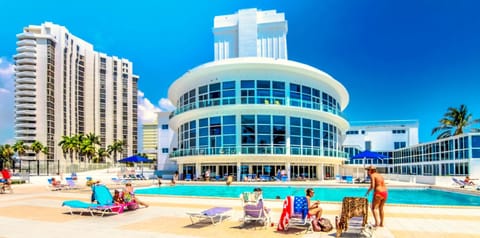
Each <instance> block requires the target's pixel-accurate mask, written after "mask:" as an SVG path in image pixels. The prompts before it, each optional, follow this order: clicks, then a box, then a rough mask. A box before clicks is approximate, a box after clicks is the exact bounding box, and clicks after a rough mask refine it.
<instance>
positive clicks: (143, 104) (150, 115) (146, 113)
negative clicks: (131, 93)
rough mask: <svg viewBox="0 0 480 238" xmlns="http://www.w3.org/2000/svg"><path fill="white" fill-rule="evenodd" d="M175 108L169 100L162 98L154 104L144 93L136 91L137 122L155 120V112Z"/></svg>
mask: <svg viewBox="0 0 480 238" xmlns="http://www.w3.org/2000/svg"><path fill="white" fill-rule="evenodd" d="M173 110H175V107H174V106H173V105H172V103H171V102H170V100H168V99H167V98H162V99H160V100H159V101H158V105H154V104H153V103H152V102H151V101H150V100H149V99H148V98H146V97H145V93H143V92H142V91H138V118H139V120H138V122H139V123H141V124H143V123H151V122H155V121H156V120H157V112H170V111H173Z"/></svg>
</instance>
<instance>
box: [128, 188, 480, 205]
mask: <svg viewBox="0 0 480 238" xmlns="http://www.w3.org/2000/svg"><path fill="white" fill-rule="evenodd" d="M255 187H258V185H257V186H255V185H231V186H226V185H184V184H177V185H176V186H162V187H151V188H141V189H136V190H135V191H136V193H137V194H149V195H171V196H194V197H222V198H238V197H239V196H240V194H241V193H242V192H246V191H253V189H254V188H255ZM260 187H261V188H262V190H263V197H264V198H265V199H277V197H279V198H280V199H281V200H283V199H285V197H286V196H290V195H295V196H304V195H305V190H306V189H307V186H268V185H265V186H260ZM312 188H313V189H314V191H315V197H314V198H313V199H315V200H317V199H318V200H320V201H327V202H341V201H342V200H343V198H344V197H363V196H364V195H365V192H366V191H367V187H320V186H313V187H312ZM372 194H373V191H372V192H371V193H370V196H372ZM387 203H388V204H412V205H428V206H480V195H479V196H476V195H468V194H462V193H455V192H448V191H442V190H435V189H429V188H389V189H388V200H387Z"/></svg>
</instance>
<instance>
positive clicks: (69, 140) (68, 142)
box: [58, 135, 75, 164]
mask: <svg viewBox="0 0 480 238" xmlns="http://www.w3.org/2000/svg"><path fill="white" fill-rule="evenodd" d="M58 145H59V146H61V147H62V152H63V157H64V158H66V156H65V154H67V153H68V154H69V155H70V164H73V152H74V150H75V138H74V136H67V135H64V136H62V140H61V141H60V142H59V143H58Z"/></svg>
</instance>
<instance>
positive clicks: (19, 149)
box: [12, 140, 29, 158]
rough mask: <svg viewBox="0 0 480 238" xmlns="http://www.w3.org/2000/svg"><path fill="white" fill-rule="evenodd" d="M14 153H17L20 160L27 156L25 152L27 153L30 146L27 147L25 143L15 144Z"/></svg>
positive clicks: (18, 142)
mask: <svg viewBox="0 0 480 238" xmlns="http://www.w3.org/2000/svg"><path fill="white" fill-rule="evenodd" d="M12 148H13V151H15V152H16V153H17V155H18V157H19V158H20V157H21V156H23V155H24V154H25V152H27V150H28V149H29V148H28V145H26V144H25V143H24V142H23V141H21V140H20V141H17V142H16V143H15V145H13V147H12Z"/></svg>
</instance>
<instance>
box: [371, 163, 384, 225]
mask: <svg viewBox="0 0 480 238" xmlns="http://www.w3.org/2000/svg"><path fill="white" fill-rule="evenodd" d="M366 170H367V171H368V175H370V188H369V189H368V191H367V193H366V194H365V196H368V194H369V193H370V191H371V190H373V191H374V193H373V199H372V213H373V217H374V218H375V226H380V227H383V218H384V213H383V207H384V206H385V202H386V201H387V197H388V193H387V187H386V186H385V180H384V179H383V176H382V175H380V174H379V173H377V169H376V168H375V166H373V165H370V166H369V167H368V168H366ZM379 215H380V220H379V219H378V218H379Z"/></svg>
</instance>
